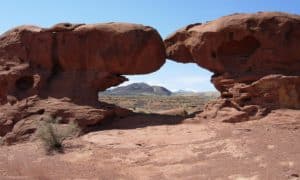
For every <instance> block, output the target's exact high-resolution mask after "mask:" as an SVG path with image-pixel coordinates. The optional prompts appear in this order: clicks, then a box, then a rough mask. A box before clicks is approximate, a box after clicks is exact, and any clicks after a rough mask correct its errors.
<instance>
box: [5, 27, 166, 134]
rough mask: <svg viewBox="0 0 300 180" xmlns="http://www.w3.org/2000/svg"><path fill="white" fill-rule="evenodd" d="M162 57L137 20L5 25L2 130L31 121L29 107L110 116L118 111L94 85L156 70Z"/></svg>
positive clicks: (152, 34)
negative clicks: (7, 28) (47, 25)
mask: <svg viewBox="0 0 300 180" xmlns="http://www.w3.org/2000/svg"><path fill="white" fill-rule="evenodd" d="M164 62H165V50H164V44H163V41H162V39H161V37H160V35H159V34H158V32H157V31H156V30H155V29H153V28H151V27H148V26H143V25H138V24H127V23H106V24H90V25H85V24H69V23H62V24H57V25H55V26H53V27H51V28H40V27H36V26H20V27H17V28H14V29H12V30H10V31H7V32H6V33H4V34H3V35H1V36H0V104H2V106H0V109H1V111H0V113H1V114H0V136H5V135H7V134H8V133H10V132H11V131H13V133H15V134H18V133H19V132H18V129H19V130H20V129H22V127H21V125H18V126H17V124H20V123H21V121H22V122H24V123H25V124H26V123H28V122H29V121H31V120H32V118H33V117H31V115H30V114H32V113H31V111H33V115H36V114H38V115H39V116H40V115H42V114H44V113H50V114H53V113H54V114H57V113H58V114H59V113H60V112H62V111H63V112H67V113H64V114H63V116H64V118H66V119H70V120H76V121H77V122H78V123H79V124H80V125H82V126H83V127H84V126H86V125H94V124H97V123H99V122H101V121H102V120H104V119H107V118H108V117H113V116H114V115H112V114H116V113H115V112H116V111H118V112H119V113H121V111H119V110H118V108H117V109H116V108H115V107H111V108H105V107H101V106H99V104H98V97H97V95H98V91H102V90H105V89H107V88H109V87H112V86H116V85H118V84H120V83H122V82H124V81H126V80H127V79H126V78H125V77H124V76H122V75H129V74H146V73H150V72H154V71H156V70H158V69H159V68H160V67H161V66H162V65H163V64H164ZM30 98H34V101H33V100H31V99H30ZM62 98H67V99H69V101H70V102H64V101H63V100H61V99H62ZM28 103H31V104H30V105H28ZM36 108H37V109H36ZM35 109H36V110H35ZM121 114H122V113H121ZM125 114H126V113H125ZM27 117H28V118H27ZM72 118H73V119H72ZM25 121H26V122H25ZM34 122H35V121H34ZM16 126H17V127H18V128H15V127H16ZM16 129H17V130H16ZM25 129H26V128H25ZM27 129H28V128H27ZM29 129H30V128H29ZM33 129H34V128H33ZM28 131H30V132H31V130H28ZM32 131H33V130H32Z"/></svg>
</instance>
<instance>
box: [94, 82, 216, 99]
mask: <svg viewBox="0 0 300 180" xmlns="http://www.w3.org/2000/svg"><path fill="white" fill-rule="evenodd" d="M99 94H100V95H112V96H113V95H114V96H133V95H156V96H171V95H172V96H198V95H200V96H208V97H218V96H219V93H218V92H216V91H209V92H194V91H185V90H179V91H176V92H172V91H170V90H168V89H167V88H165V87H162V86H151V85H148V84H146V83H132V84H129V85H127V86H120V87H116V88H113V89H109V90H106V91H104V92H100V93H99Z"/></svg>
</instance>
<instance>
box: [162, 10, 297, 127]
mask: <svg viewBox="0 0 300 180" xmlns="http://www.w3.org/2000/svg"><path fill="white" fill-rule="evenodd" d="M299 30H300V16H298V15H292V14H286V13H279V12H259V13H256V14H233V15H229V16H225V17H222V18H219V19H217V20H215V21H211V22H207V23H204V24H201V23H197V24H191V25H188V26H187V27H184V28H182V29H180V30H178V31H176V32H175V33H174V34H172V35H170V36H169V37H168V38H166V39H165V47H166V52H167V57H168V58H170V59H173V60H175V61H177V62H183V63H187V62H193V63H197V64H198V65H199V66H201V67H203V68H206V69H208V70H210V71H211V72H213V73H214V75H213V76H212V79H211V81H212V83H213V84H214V85H215V87H216V88H217V89H218V90H219V91H220V92H221V98H220V99H219V100H218V101H215V102H212V103H210V104H208V105H207V106H206V109H205V110H204V112H203V113H201V114H200V115H199V116H201V117H203V118H217V119H221V120H222V121H225V122H240V121H245V120H250V119H259V118H261V117H263V116H265V115H266V114H268V113H269V112H270V111H271V110H273V109H278V108H292V109H299V108H300V51H299V48H300V44H299V42H300V31H299Z"/></svg>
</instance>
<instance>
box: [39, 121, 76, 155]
mask: <svg viewBox="0 0 300 180" xmlns="http://www.w3.org/2000/svg"><path fill="white" fill-rule="evenodd" d="M61 120H62V119H61V118H53V117H46V118H44V119H43V120H42V121H41V122H40V124H39V126H38V128H37V131H36V137H37V138H38V139H40V140H41V141H42V142H43V144H44V147H45V149H46V151H47V152H51V151H58V152H59V151H62V150H63V141H64V140H65V139H67V138H68V137H71V136H74V135H76V134H78V133H79V131H80V130H79V128H78V126H77V124H76V123H74V122H71V123H69V124H67V125H65V126H64V127H62V126H61V125H60V124H58V122H60V121H61Z"/></svg>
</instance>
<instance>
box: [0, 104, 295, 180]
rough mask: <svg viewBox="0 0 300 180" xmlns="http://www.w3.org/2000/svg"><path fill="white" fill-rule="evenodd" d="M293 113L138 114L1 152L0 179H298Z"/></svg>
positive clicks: (0, 149) (289, 111) (279, 111)
mask: <svg viewBox="0 0 300 180" xmlns="http://www.w3.org/2000/svg"><path fill="white" fill-rule="evenodd" d="M299 138H300V112H299V111H297V110H287V109H285V110H275V111H272V112H271V113H270V114H269V115H268V116H266V117H265V118H263V119H261V120H256V121H248V122H242V123H236V124H232V123H223V122H219V121H210V120H207V121H203V120H199V119H197V118H190V119H181V118H179V117H171V116H164V115H146V114H137V115H134V116H131V117H127V118H124V119H120V120H117V121H115V122H113V123H112V124H109V125H106V126H105V127H104V128H103V127H102V129H101V130H97V131H96V130H95V131H94V132H91V133H88V134H86V135H84V136H82V137H80V138H78V139H72V140H68V141H67V142H65V147H66V148H65V152H64V153H61V154H55V155H45V151H44V150H43V147H42V145H41V144H40V143H39V142H37V141H36V142H28V143H23V144H17V145H13V146H3V147H1V148H0V179H251V180H256V179H299V175H300V165H299V162H300V144H299Z"/></svg>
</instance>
